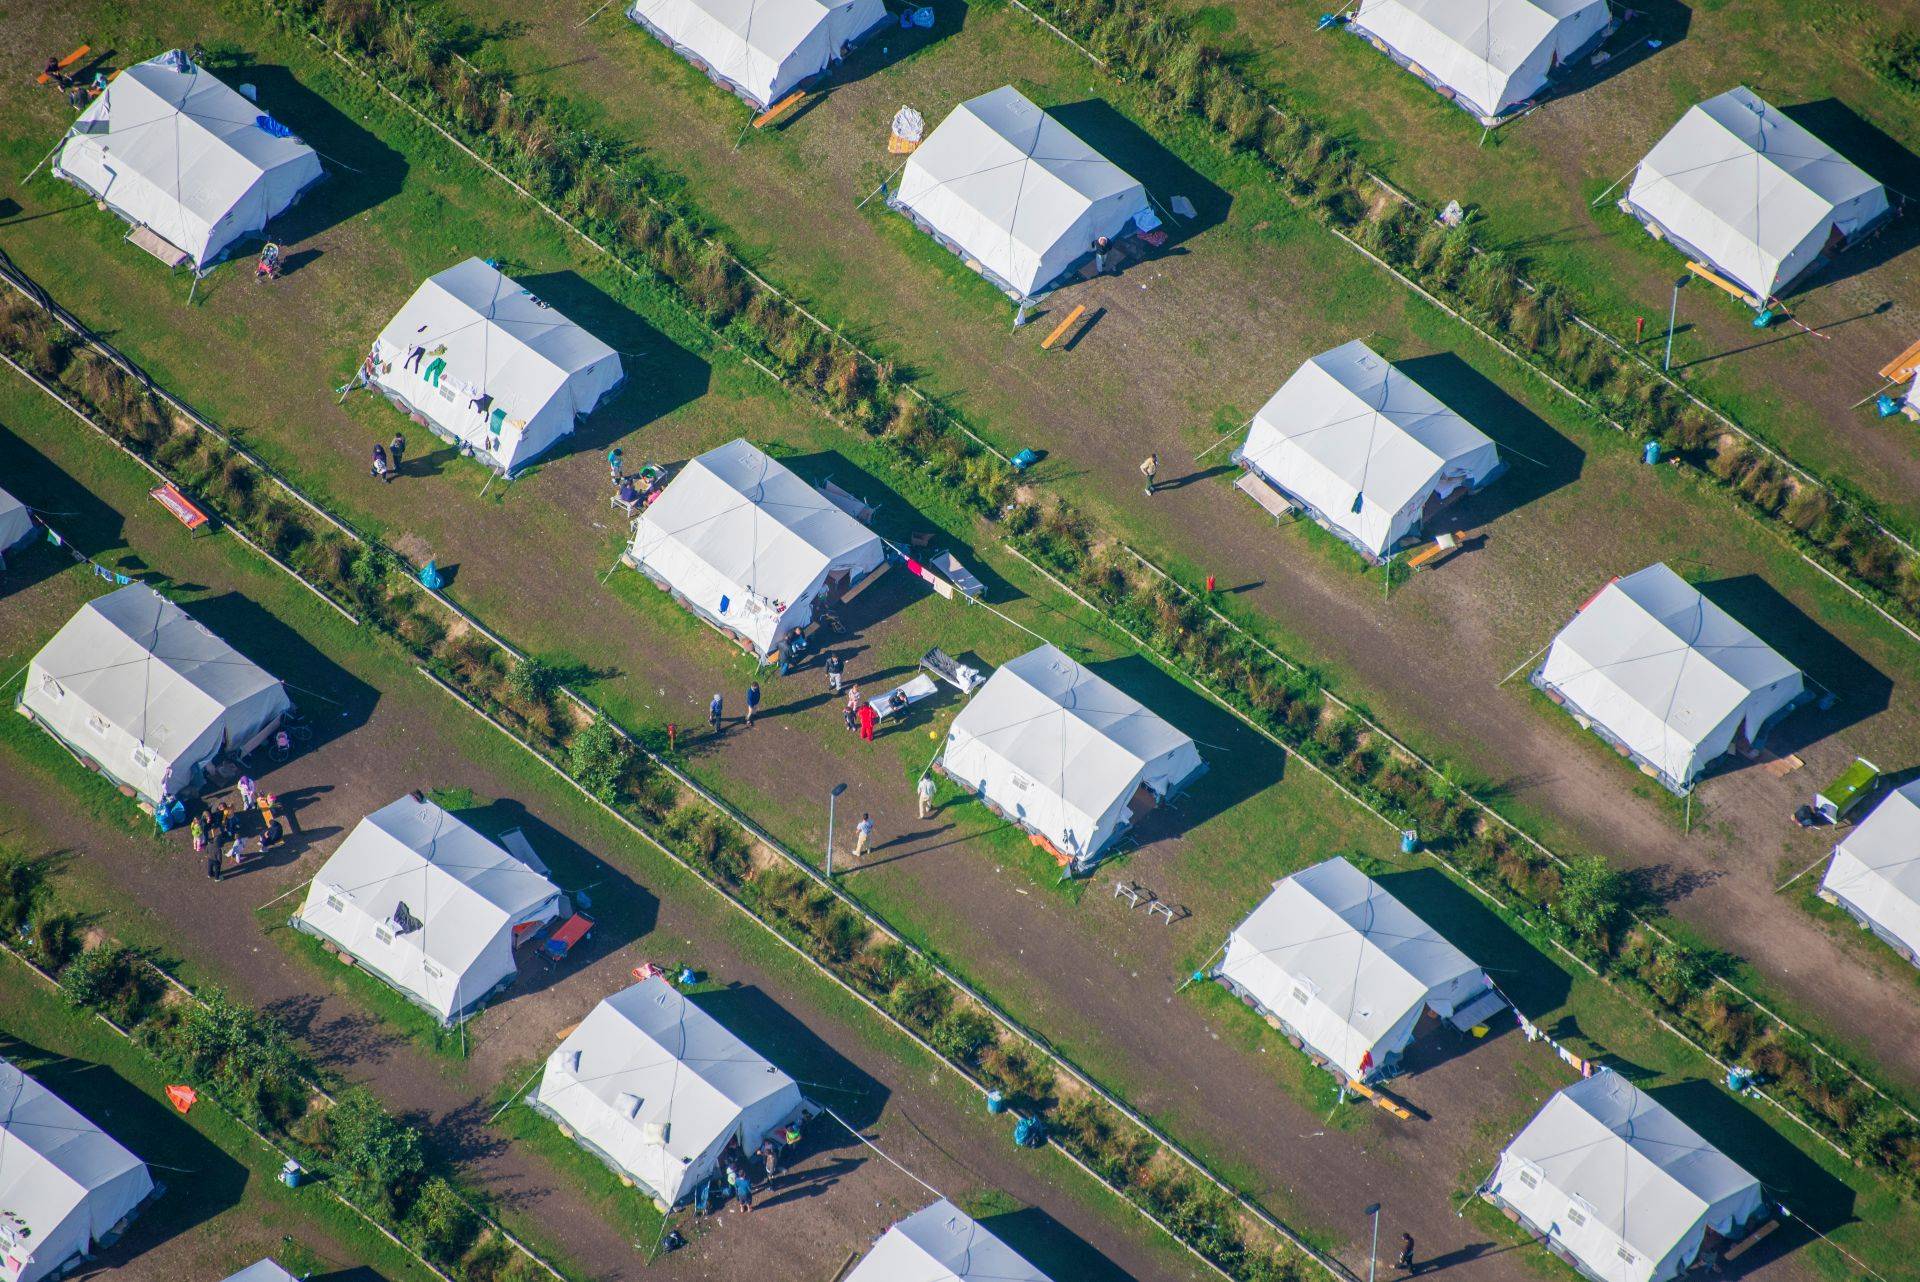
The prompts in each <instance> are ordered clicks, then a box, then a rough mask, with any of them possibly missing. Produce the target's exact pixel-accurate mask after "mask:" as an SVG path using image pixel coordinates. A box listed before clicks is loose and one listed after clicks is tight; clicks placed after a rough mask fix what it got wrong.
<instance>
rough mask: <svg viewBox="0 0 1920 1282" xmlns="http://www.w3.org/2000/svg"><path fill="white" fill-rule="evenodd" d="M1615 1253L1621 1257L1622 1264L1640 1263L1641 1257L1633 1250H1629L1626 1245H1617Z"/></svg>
mask: <svg viewBox="0 0 1920 1282" xmlns="http://www.w3.org/2000/svg"><path fill="white" fill-rule="evenodd" d="M1613 1253H1614V1254H1615V1255H1617V1256H1619V1257H1620V1262H1621V1263H1622V1264H1638V1263H1640V1257H1639V1256H1637V1255H1635V1254H1634V1253H1633V1252H1632V1251H1629V1250H1627V1248H1626V1247H1624V1246H1621V1247H1615V1248H1614V1252H1613Z"/></svg>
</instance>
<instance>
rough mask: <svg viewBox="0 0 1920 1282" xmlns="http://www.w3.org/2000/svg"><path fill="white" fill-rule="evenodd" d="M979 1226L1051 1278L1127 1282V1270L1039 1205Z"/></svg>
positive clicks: (985, 1220)
mask: <svg viewBox="0 0 1920 1282" xmlns="http://www.w3.org/2000/svg"><path fill="white" fill-rule="evenodd" d="M980 1227H981V1228H983V1229H985V1230H987V1232H989V1233H991V1234H993V1235H994V1236H995V1237H997V1238H999V1239H1000V1240H1001V1241H1003V1242H1005V1243H1006V1244H1007V1245H1008V1246H1010V1247H1012V1248H1013V1249H1014V1250H1016V1251H1018V1252H1019V1253H1020V1254H1021V1256H1023V1257H1024V1258H1025V1259H1026V1261H1027V1263H1029V1264H1031V1265H1033V1266H1034V1267H1035V1268H1037V1269H1039V1270H1040V1271H1041V1272H1042V1273H1044V1274H1046V1275H1047V1276H1048V1277H1050V1278H1072V1279H1074V1282H1127V1279H1128V1278H1129V1277H1130V1276H1131V1275H1130V1274H1128V1273H1127V1271H1126V1270H1125V1269H1123V1268H1121V1267H1120V1266H1119V1265H1117V1264H1115V1263H1114V1262H1113V1261H1112V1260H1109V1259H1108V1258H1107V1257H1106V1256H1105V1255H1104V1254H1102V1253H1101V1252H1100V1250H1099V1248H1097V1247H1095V1246H1094V1245H1093V1244H1092V1243H1091V1242H1088V1241H1087V1240H1086V1239H1085V1238H1083V1237H1081V1236H1080V1235H1079V1234H1077V1233H1075V1232H1074V1231H1073V1230H1072V1229H1069V1228H1068V1227H1067V1226H1066V1225H1064V1224H1062V1223H1060V1221H1058V1220H1056V1219H1054V1218H1053V1217H1052V1216H1051V1215H1048V1214H1047V1213H1046V1212H1045V1211H1043V1210H1041V1209H1040V1208H1039V1207H1037V1206H1029V1207H1026V1208H1024V1209H1022V1210H1018V1211H1002V1212H1000V1213H999V1214H998V1215H988V1216H983V1217H981V1219H980Z"/></svg>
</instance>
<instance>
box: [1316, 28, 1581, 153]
mask: <svg viewBox="0 0 1920 1282" xmlns="http://www.w3.org/2000/svg"><path fill="white" fill-rule="evenodd" d="M1349 21H1350V22H1351V23H1352V24H1353V27H1354V29H1355V30H1357V31H1358V32H1359V33H1360V34H1361V35H1364V36H1367V37H1368V38H1370V39H1371V40H1373V41H1374V42H1375V43H1376V44H1378V45H1379V46H1380V47H1381V48H1382V49H1384V50H1385V51H1386V52H1387V53H1388V54H1389V55H1391V56H1392V57H1393V59H1394V60H1395V61H1397V62H1400V63H1403V64H1405V65H1407V67H1408V68H1409V69H1410V70H1412V71H1414V72H1415V73H1416V74H1418V75H1419V76H1420V78H1421V79H1423V80H1426V81H1427V82H1429V83H1430V84H1433V85H1435V86H1437V87H1438V88H1439V89H1440V91H1441V92H1442V93H1444V94H1446V96H1447V97H1449V98H1451V99H1453V100H1454V101H1455V102H1456V103H1458V104H1459V105H1460V106H1462V107H1464V108H1466V109H1467V110H1468V111H1470V112H1472V113H1473V114H1474V115H1475V116H1477V117H1479V119H1480V121H1481V123H1483V124H1489V125H1491V124H1497V123H1498V122H1499V120H1500V118H1501V117H1502V116H1505V115H1508V114H1510V113H1511V112H1512V111H1513V110H1514V109H1515V108H1517V107H1520V106H1522V105H1523V104H1525V103H1526V102H1527V101H1528V100H1529V99H1531V98H1533V97H1535V96H1536V95H1537V94H1539V92H1540V91H1541V90H1542V89H1544V88H1545V87H1546V84H1547V77H1549V76H1551V75H1552V74H1553V73H1554V72H1555V71H1557V70H1559V69H1560V67H1561V66H1562V65H1563V64H1565V63H1567V62H1570V61H1572V60H1573V59H1574V58H1576V57H1578V56H1579V55H1581V54H1583V53H1585V52H1586V51H1587V50H1588V49H1590V48H1591V47H1593V46H1594V45H1596V44H1598V43H1599V42H1600V40H1601V39H1603V38H1604V37H1605V36H1606V34H1607V31H1608V30H1609V29H1610V28H1611V26H1612V18H1611V16H1610V15H1609V13H1608V6H1607V0H1482V2H1481V3H1474V0H1361V4H1360V8H1359V9H1358V11H1356V12H1355V13H1354V15H1353V17H1352V18H1351V19H1349Z"/></svg>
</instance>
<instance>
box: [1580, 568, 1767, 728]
mask: <svg viewBox="0 0 1920 1282" xmlns="http://www.w3.org/2000/svg"><path fill="white" fill-rule="evenodd" d="M1553 643H1554V645H1555V646H1556V647H1558V646H1562V645H1564V646H1566V647H1567V648H1568V649H1569V651H1570V652H1571V653H1572V654H1573V655H1575V656H1577V657H1578V659H1579V660H1580V662H1581V663H1582V664H1584V667H1583V668H1580V669H1576V670H1574V671H1571V672H1567V673H1565V674H1563V675H1561V676H1559V677H1557V678H1556V684H1558V685H1561V686H1566V685H1570V684H1572V683H1573V682H1574V681H1575V680H1578V679H1580V678H1583V677H1587V676H1589V675H1591V676H1594V677H1597V678H1598V679H1599V680H1601V681H1602V682H1604V683H1605V685H1606V686H1607V687H1608V688H1609V689H1610V690H1612V691H1613V692H1614V693H1616V694H1617V695H1619V696H1620V697H1622V698H1625V699H1628V700H1631V701H1632V702H1633V703H1635V704H1637V705H1639V706H1640V707H1641V708H1642V709H1644V710H1645V711H1646V712H1648V713H1649V714H1651V715H1652V716H1653V717H1655V718H1656V719H1658V720H1659V721H1660V722H1661V723H1662V724H1663V725H1664V726H1665V727H1666V731H1667V733H1668V734H1671V735H1674V736H1677V737H1679V739H1680V740H1681V741H1682V742H1684V743H1688V744H1697V743H1699V742H1700V741H1701V740H1702V739H1704V738H1705V737H1706V735H1707V734H1708V733H1710V732H1711V731H1712V730H1713V729H1714V728H1715V727H1716V726H1718V725H1720V724H1721V723H1722V722H1724V721H1725V720H1726V719H1727V717H1728V715H1729V714H1731V713H1732V712H1733V711H1734V709H1736V708H1738V707H1739V706H1740V705H1741V704H1742V703H1743V702H1745V701H1746V700H1747V698H1748V697H1749V696H1751V695H1752V694H1753V693H1754V692H1755V691H1758V690H1763V689H1765V688H1766V687H1768V686H1770V685H1773V684H1774V683H1775V682H1777V681H1781V680H1783V679H1785V678H1787V677H1790V676H1793V675H1795V674H1796V673H1797V672H1798V671H1799V669H1797V668H1795V667H1794V666H1793V665H1792V664H1791V663H1788V662H1787V661H1786V660H1785V659H1783V658H1781V657H1780V655H1779V654H1778V653H1777V652H1775V651H1774V650H1773V648H1772V647H1770V646H1768V645H1767V644H1766V643H1765V642H1764V641H1762V640H1760V638H1758V637H1756V636H1755V635H1753V633H1751V632H1749V631H1748V630H1747V629H1746V628H1745V627H1744V626H1743V625H1742V624H1740V623H1738V622H1736V621H1735V620H1734V618H1733V616H1732V615H1730V614H1728V613H1727V612H1726V611H1725V610H1722V609H1721V608H1720V607H1719V606H1717V605H1715V604H1714V603H1713V602H1711V601H1709V600H1707V598H1706V597H1704V596H1702V595H1701V594H1700V592H1699V590H1698V589H1696V588H1694V587H1693V586H1692V585H1691V584H1689V583H1687V581H1686V580H1684V579H1682V578H1681V577H1680V576H1679V575H1677V574H1675V573H1674V572H1673V571H1672V570H1670V569H1668V568H1667V567H1666V565H1665V564H1663V563H1658V562H1656V563H1655V564H1653V565H1650V566H1648V567H1647V568H1646V569H1644V570H1640V571H1638V572H1637V573H1634V574H1629V575H1628V576H1626V577H1625V578H1623V579H1615V580H1614V581H1613V582H1612V583H1609V584H1608V585H1607V586H1606V587H1604V588H1602V589H1601V590H1600V593H1599V595H1597V596H1595V597H1594V598H1593V600H1592V601H1590V602H1589V603H1588V604H1587V606H1586V607H1585V608H1584V609H1583V610H1581V612H1580V613H1579V614H1577V615H1575V616H1574V618H1573V621H1572V622H1571V623H1569V624H1567V626H1566V627H1564V628H1562V629H1561V630H1560V633H1559V635H1558V636H1556V637H1555V638H1554V642H1553ZM1581 703H1582V706H1583V707H1585V708H1586V710H1587V711H1588V712H1589V713H1592V714H1594V715H1595V716H1598V715H1600V714H1601V712H1602V711H1603V710H1602V709H1599V708H1596V707H1595V706H1594V704H1593V701H1592V700H1591V699H1590V698H1583V699H1582V701H1581Z"/></svg>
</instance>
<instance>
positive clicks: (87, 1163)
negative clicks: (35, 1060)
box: [0, 1060, 153, 1282]
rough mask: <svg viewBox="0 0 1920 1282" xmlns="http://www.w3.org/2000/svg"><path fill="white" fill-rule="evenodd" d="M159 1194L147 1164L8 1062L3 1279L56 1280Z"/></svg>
mask: <svg viewBox="0 0 1920 1282" xmlns="http://www.w3.org/2000/svg"><path fill="white" fill-rule="evenodd" d="M152 1192H153V1177H152V1176H151V1175H149V1174H148V1173H147V1168H146V1166H145V1165H144V1164H143V1163H142V1162H141V1161H140V1159H139V1158H137V1157H135V1156H134V1155H133V1154H131V1153H129V1152H127V1150H126V1149H124V1148H122V1147H121V1146H120V1145H119V1143H117V1142H116V1141H115V1140H114V1138H113V1137H112V1136H110V1135H108V1134H107V1133H106V1132H105V1131H103V1130H101V1129H100V1128H99V1127H97V1126H95V1125H94V1124H93V1123H92V1122H89V1121H88V1120H87V1119H86V1118H84V1117H82V1116H81V1115H80V1113H79V1112H78V1111H77V1110H75V1109H74V1108H73V1107H72V1106H71V1105H70V1104H68V1103H67V1102H66V1101H65V1100H63V1099H61V1098H60V1097H59V1096H58V1095H55V1094H54V1093H53V1092H52V1091H50V1090H48V1089H47V1088H46V1087H44V1086H42V1085H41V1084H40V1083H39V1082H37V1081H35V1080H34V1079H33V1078H31V1077H29V1076H27V1075H26V1074H25V1073H23V1072H21V1071H20V1070H19V1069H18V1068H15V1067H14V1066H13V1065H12V1064H10V1063H8V1062H7V1061H5V1060H0V1279H4V1280H5V1282H39V1279H41V1278H44V1277H49V1276H52V1275H53V1274H54V1273H55V1272H56V1271H57V1270H58V1269H59V1268H60V1267H61V1266H62V1265H64V1264H66V1263H67V1262H68V1261H69V1260H71V1259H73V1258H74V1257H75V1256H76V1255H79V1254H81V1253H83V1252H86V1251H90V1250H92V1249H93V1246H94V1244H95V1243H97V1242H98V1241H100V1239H101V1238H103V1237H106V1236H107V1235H108V1234H109V1233H111V1232H112V1231H113V1230H114V1226H116V1225H118V1224H119V1223H120V1222H121V1221H122V1220H124V1219H126V1218H127V1217H128V1216H130V1215H132V1214H133V1213H134V1211H136V1210H137V1209H139V1206H140V1204H141V1203H142V1202H144V1201H146V1200H147V1198H148V1196H149V1195H150V1194H151V1193H152Z"/></svg>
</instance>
